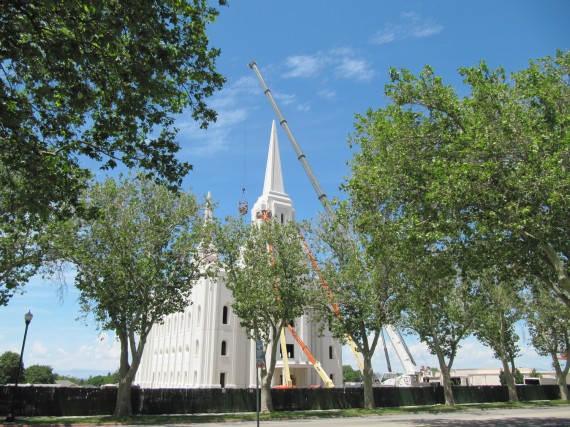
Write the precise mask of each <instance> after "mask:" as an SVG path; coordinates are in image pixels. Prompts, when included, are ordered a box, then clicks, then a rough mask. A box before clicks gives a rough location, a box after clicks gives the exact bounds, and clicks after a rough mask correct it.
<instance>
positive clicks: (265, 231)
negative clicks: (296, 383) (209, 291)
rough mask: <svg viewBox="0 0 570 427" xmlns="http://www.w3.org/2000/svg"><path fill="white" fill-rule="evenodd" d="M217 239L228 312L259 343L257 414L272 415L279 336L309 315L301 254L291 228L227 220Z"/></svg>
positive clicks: (310, 286) (308, 292)
mask: <svg viewBox="0 0 570 427" xmlns="http://www.w3.org/2000/svg"><path fill="white" fill-rule="evenodd" d="M216 234H217V235H216V240H215V247H216V249H217V250H218V253H219V256H220V258H219V265H220V268H221V269H223V270H225V271H226V273H227V275H226V286H227V288H228V289H229V290H230V291H231V292H232V295H233V303H232V308H233V311H234V312H235V314H236V315H237V316H238V317H239V319H240V325H241V326H242V327H243V328H244V329H245V331H246V333H247V334H248V336H249V337H250V338H252V339H254V340H259V339H261V340H263V356H264V360H265V366H264V367H262V368H261V384H262V397H261V410H262V411H271V410H272V401H271V390H270V387H271V381H272V378H273V372H274V370H275V363H276V361H277V348H278V347H279V345H278V342H279V336H280V334H281V331H282V330H283V328H284V327H286V326H287V325H288V324H290V323H291V321H294V320H295V319H296V318H298V317H300V316H302V315H304V314H305V313H306V312H307V311H308V308H309V304H310V302H311V301H312V297H311V295H312V293H311V290H312V289H313V283H312V282H313V279H312V278H311V277H310V275H309V267H308V260H307V256H306V252H305V249H304V247H303V245H302V242H301V239H300V238H299V235H298V232H297V225H296V224H295V223H293V222H289V223H284V224H280V223H279V222H277V221H276V220H267V221H264V222H262V223H260V224H251V225H247V224H245V222H244V221H243V220H242V219H241V218H240V219H235V218H227V221H226V224H224V225H223V226H220V227H219V228H218V232H217V233H216ZM269 344H271V352H270V353H269V354H268V348H269Z"/></svg>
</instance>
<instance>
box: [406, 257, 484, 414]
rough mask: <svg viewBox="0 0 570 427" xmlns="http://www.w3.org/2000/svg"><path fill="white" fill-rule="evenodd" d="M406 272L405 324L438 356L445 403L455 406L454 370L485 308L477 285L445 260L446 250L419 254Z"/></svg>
mask: <svg viewBox="0 0 570 427" xmlns="http://www.w3.org/2000/svg"><path fill="white" fill-rule="evenodd" d="M415 255H416V257H417V258H416V259H415V260H414V262H413V263H411V264H410V267H411V270H407V271H405V272H404V274H403V277H404V281H403V283H404V286H405V288H404V289H403V290H402V291H401V292H402V293H403V294H404V295H405V302H404V307H405V311H404V313H403V320H402V323H403V325H404V326H405V327H407V328H409V329H411V330H413V331H414V332H415V333H417V334H418V335H419V337H420V339H421V340H422V341H423V342H425V343H426V345H427V346H428V349H429V351H430V352H431V353H432V354H433V355H435V356H436V357H437V360H438V363H439V369H440V371H441V378H442V385H443V390H444V396H445V404H446V405H450V406H453V405H455V399H454V397H453V389H452V383H451V376H450V371H451V368H452V366H453V362H454V361H455V356H456V355H457V350H458V349H459V347H460V343H461V341H462V340H463V339H465V338H467V337H468V336H469V335H471V334H472V333H473V332H474V330H475V327H476V313H477V312H478V311H479V310H481V309H482V306H481V304H480V303H479V301H478V299H477V298H476V294H477V286H476V283H475V282H474V281H471V280H469V279H468V278H466V277H464V276H463V275H462V274H461V272H460V271H458V270H456V269H455V267H454V266H453V265H452V264H450V263H449V260H445V258H446V254H445V253H444V251H441V252H439V251H437V250H436V249H432V250H431V251H427V253H425V254H424V255H423V256H420V254H418V253H416V254H415Z"/></svg>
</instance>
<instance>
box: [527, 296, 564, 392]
mask: <svg viewBox="0 0 570 427" xmlns="http://www.w3.org/2000/svg"><path fill="white" fill-rule="evenodd" d="M526 297H527V298H526V302H527V312H526V315H525V320H526V323H527V325H528V328H529V332H530V342H531V343H532V346H533V347H534V348H535V349H536V352H537V353H538V354H540V355H541V356H550V357H551V359H552V366H553V367H554V370H555V372H556V381H557V383H558V387H559V388H560V396H561V398H562V399H563V400H570V399H569V394H568V384H567V382H566V378H567V376H568V372H569V371H570V363H569V362H568V359H567V358H566V362H565V364H564V366H562V364H561V363H560V360H559V359H558V357H559V355H560V354H566V357H567V355H568V352H570V313H569V312H568V310H565V307H564V305H563V304H562V303H561V302H560V300H558V299H556V298H555V297H554V293H553V292H552V291H547V290H544V289H541V288H536V289H534V290H533V291H532V292H530V293H529V294H527V295H526Z"/></svg>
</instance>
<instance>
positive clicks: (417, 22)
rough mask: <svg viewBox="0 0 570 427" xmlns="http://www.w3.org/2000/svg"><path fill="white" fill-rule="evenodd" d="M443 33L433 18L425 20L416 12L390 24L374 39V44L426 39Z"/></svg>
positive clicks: (441, 27) (406, 14)
mask: <svg viewBox="0 0 570 427" xmlns="http://www.w3.org/2000/svg"><path fill="white" fill-rule="evenodd" d="M441 31H443V26H442V25H440V24H438V23H437V21H435V20H434V19H433V18H423V17H422V16H420V15H419V14H418V13H416V12H405V13H402V15H401V16H400V20H399V21H398V22H396V23H393V22H389V23H387V24H386V25H384V27H383V28H381V29H380V30H378V31H377V32H376V34H374V36H373V37H372V43H375V44H387V43H392V42H394V41H396V40H404V39H408V38H424V37H429V36H433V35H435V34H438V33H440V32H441Z"/></svg>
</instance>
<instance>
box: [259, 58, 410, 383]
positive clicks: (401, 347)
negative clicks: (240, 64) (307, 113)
mask: <svg viewBox="0 0 570 427" xmlns="http://www.w3.org/2000/svg"><path fill="white" fill-rule="evenodd" d="M248 66H249V68H251V69H252V70H253V71H254V72H255V75H256V76H257V79H258V80H259V83H260V84H261V87H262V88H263V93H264V94H265V96H267V99H268V100H269V103H270V104H271V106H272V107H273V110H274V111H275V114H276V115H277V118H278V119H279V124H280V125H281V127H283V130H284V131H285V134H286V135H287V138H288V139H289V142H290V143H291V145H292V146H293V150H295V154H296V155H297V160H299V162H300V163H301V165H302V166H303V169H304V170H305V173H306V174H307V177H308V178H309V181H311V184H312V186H313V189H314V190H315V192H316V193H317V198H318V199H319V200H320V202H321V204H322V205H323V208H324V209H325V212H326V213H327V215H328V216H329V217H330V218H331V219H332V218H334V217H335V213H334V210H333V208H332V206H331V204H330V202H329V200H328V198H327V195H326V194H325V192H324V191H323V189H322V187H321V185H320V184H319V181H318V180H317V177H316V176H315V174H314V172H313V170H312V168H311V166H310V165H309V162H308V160H307V156H305V154H304V153H303V151H302V150H301V147H300V146H299V144H298V143H297V139H296V138H295V136H294V135H293V133H292V132H291V129H290V128H289V124H288V123H287V120H285V117H283V114H281V110H280V109H279V106H278V105H277V103H276V102H275V99H274V98H273V95H272V93H271V90H269V87H267V85H266V84H265V80H263V76H262V75H261V72H260V71H259V68H258V67H257V64H256V62H255V61H252V62H250V63H249V64H248ZM389 329H390V330H391V331H396V329H395V328H394V327H393V326H387V327H386V331H387V332H388V336H389V337H390V340H391V341H392V345H393V346H394V348H395V349H396V354H397V355H398V357H399V359H400V361H401V362H402V365H404V369H406V371H408V369H409V368H410V369H411V368H412V366H413V371H414V372H415V370H416V369H415V365H414V363H413V357H412V355H411V353H410V351H409V349H408V347H407V346H406V345H405V343H404V341H403V339H401V336H400V339H398V340H395V341H394V340H393V339H392V335H391V333H390V331H389ZM396 332H397V331H396ZM398 336H399V333H398ZM351 340H352V338H351ZM349 343H350V341H349ZM354 345H355V346H356V344H354ZM350 347H351V350H352V351H353V353H355V348H353V346H352V345H351V346H350ZM357 354H358V356H357ZM404 355H405V356H404ZM355 357H356V359H357V360H359V359H360V358H361V357H362V355H360V354H359V353H358V352H356V353H355ZM359 367H360V364H359ZM362 371H363V369H362V368H361V372H362ZM406 373H407V372H406Z"/></svg>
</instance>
